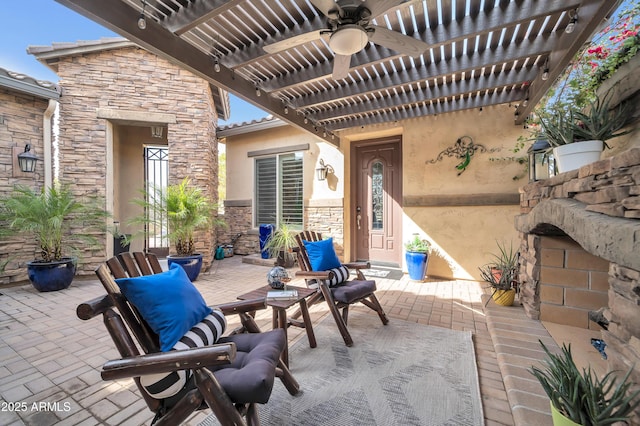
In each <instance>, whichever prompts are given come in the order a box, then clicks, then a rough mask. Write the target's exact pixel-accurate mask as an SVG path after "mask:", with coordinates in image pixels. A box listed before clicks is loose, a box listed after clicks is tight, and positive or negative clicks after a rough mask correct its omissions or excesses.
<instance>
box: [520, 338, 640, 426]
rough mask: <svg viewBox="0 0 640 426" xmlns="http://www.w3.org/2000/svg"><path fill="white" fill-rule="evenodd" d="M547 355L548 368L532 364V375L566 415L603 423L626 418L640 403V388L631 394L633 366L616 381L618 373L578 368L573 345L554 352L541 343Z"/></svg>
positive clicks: (590, 424) (583, 421)
mask: <svg viewBox="0 0 640 426" xmlns="http://www.w3.org/2000/svg"><path fill="white" fill-rule="evenodd" d="M540 344H541V345H542V348H543V349H544V351H545V353H546V354H547V358H546V359H545V360H544V364H545V368H544V369H540V368H538V367H532V368H531V369H530V370H529V371H530V373H531V374H533V375H534V376H535V377H536V378H537V379H538V381H540V384H541V385H542V388H543V389H544V391H545V393H546V394H547V396H548V397H549V399H550V400H551V404H553V406H554V407H555V408H556V409H557V410H558V411H559V412H560V413H561V414H563V415H564V416H565V417H568V418H569V419H571V420H572V421H574V422H576V423H578V424H580V425H584V426H596V425H597V426H604V425H612V424H614V423H617V422H624V421H626V420H627V419H628V418H629V417H630V416H631V414H632V413H633V410H634V409H635V408H636V407H637V406H638V404H640V399H639V398H638V396H639V395H640V391H636V392H633V393H629V389H630V388H631V385H632V383H631V382H630V381H629V376H630V374H631V372H632V371H633V368H632V369H630V370H629V371H628V372H627V374H626V375H625V376H624V377H623V378H622V380H621V381H620V382H619V383H617V380H616V376H615V373H614V372H613V371H610V372H608V373H607V374H606V375H605V376H604V377H603V378H602V379H599V378H598V377H597V375H596V374H595V373H594V372H593V371H592V370H591V367H589V368H587V369H583V370H582V372H580V370H578V367H576V365H575V363H574V362H573V357H572V356H571V345H569V346H568V347H567V346H566V345H564V344H563V345H562V353H561V354H559V355H556V354H552V353H551V352H550V351H549V349H547V347H546V346H545V345H544V343H542V342H540Z"/></svg>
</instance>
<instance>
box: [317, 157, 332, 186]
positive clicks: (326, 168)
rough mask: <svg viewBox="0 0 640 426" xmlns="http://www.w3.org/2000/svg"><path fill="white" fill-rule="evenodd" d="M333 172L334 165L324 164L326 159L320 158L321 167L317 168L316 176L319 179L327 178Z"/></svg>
mask: <svg viewBox="0 0 640 426" xmlns="http://www.w3.org/2000/svg"><path fill="white" fill-rule="evenodd" d="M329 172H331V173H333V167H331V165H329V164H324V160H323V159H322V158H321V159H320V167H318V168H317V169H316V178H317V179H318V180H319V181H323V180H327V174H329Z"/></svg>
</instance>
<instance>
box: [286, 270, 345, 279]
mask: <svg viewBox="0 0 640 426" xmlns="http://www.w3.org/2000/svg"><path fill="white" fill-rule="evenodd" d="M295 275H296V277H301V278H305V279H314V278H316V279H320V280H330V279H332V278H333V276H334V275H335V274H334V273H333V272H331V271H296V274H295Z"/></svg>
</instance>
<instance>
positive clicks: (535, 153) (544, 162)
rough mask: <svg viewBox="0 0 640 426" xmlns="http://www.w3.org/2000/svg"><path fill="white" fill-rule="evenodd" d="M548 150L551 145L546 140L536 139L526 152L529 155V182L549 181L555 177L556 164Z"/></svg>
mask: <svg viewBox="0 0 640 426" xmlns="http://www.w3.org/2000/svg"><path fill="white" fill-rule="evenodd" d="M549 148H551V145H549V142H548V141H547V140H546V139H538V140H537V141H535V143H534V144H533V145H531V148H529V150H528V151H527V153H528V154H529V181H530V182H534V181H537V180H544V179H549V178H550V177H552V176H555V175H556V172H555V169H556V167H555V165H556V162H555V159H554V158H553V155H552V154H551V153H550V151H549Z"/></svg>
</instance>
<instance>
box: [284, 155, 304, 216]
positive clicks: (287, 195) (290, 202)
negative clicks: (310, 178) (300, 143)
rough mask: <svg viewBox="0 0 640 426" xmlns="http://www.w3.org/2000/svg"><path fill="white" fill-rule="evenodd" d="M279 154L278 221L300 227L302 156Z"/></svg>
mask: <svg viewBox="0 0 640 426" xmlns="http://www.w3.org/2000/svg"><path fill="white" fill-rule="evenodd" d="M296 157H297V156H296V155H294V154H291V155H281V156H280V188H279V189H280V200H279V201H280V212H279V213H280V214H279V215H278V219H279V222H285V223H287V224H289V225H290V226H294V227H298V226H299V227H300V228H302V201H303V200H302V158H301V156H300V158H296Z"/></svg>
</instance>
